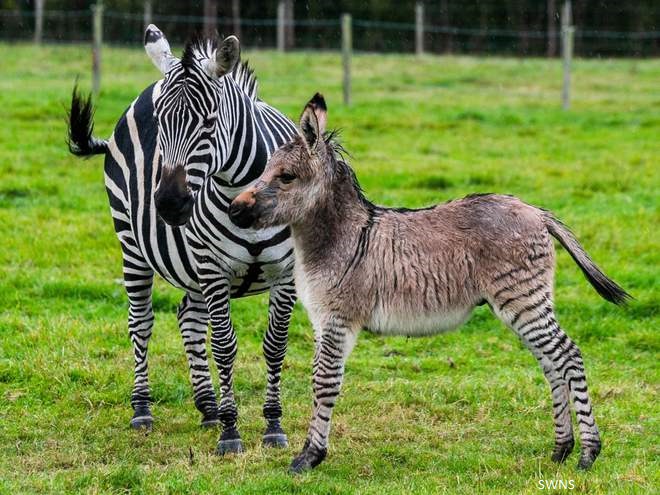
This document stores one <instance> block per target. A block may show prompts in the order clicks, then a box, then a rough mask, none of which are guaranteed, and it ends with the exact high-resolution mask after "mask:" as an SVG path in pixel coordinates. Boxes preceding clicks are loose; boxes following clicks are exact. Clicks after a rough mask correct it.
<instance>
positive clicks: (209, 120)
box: [202, 116, 217, 127]
mask: <svg viewBox="0 0 660 495" xmlns="http://www.w3.org/2000/svg"><path fill="white" fill-rule="evenodd" d="M216 120H217V118H216V117H215V116H211V117H206V118H205V119H204V122H202V125H203V126H204V127H213V124H215V121H216Z"/></svg>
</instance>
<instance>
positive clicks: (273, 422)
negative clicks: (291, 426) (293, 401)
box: [263, 280, 296, 447]
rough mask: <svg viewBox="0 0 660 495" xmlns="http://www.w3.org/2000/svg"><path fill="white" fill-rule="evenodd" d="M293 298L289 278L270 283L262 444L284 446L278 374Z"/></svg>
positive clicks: (282, 359) (286, 443) (293, 288)
mask: <svg viewBox="0 0 660 495" xmlns="http://www.w3.org/2000/svg"><path fill="white" fill-rule="evenodd" d="M295 302H296V289H295V287H294V284H293V280H288V281H286V282H284V283H281V284H277V285H274V286H273V287H272V288H271V290H270V301H269V310H268V331H267V332H266V335H265V336H264V343H263V350H264V357H265V358H266V366H267V367H268V384H267V386H266V401H265V403H264V409H263V413H264V418H265V419H266V431H265V432H264V437H263V444H264V446H269V447H286V446H287V445H288V441H287V438H286V434H285V433H284V430H282V426H281V425H280V418H281V417H282V404H281V400H280V375H281V372H282V362H283V361H284V355H285V354H286V344H287V338H288V333H289V320H290V319H291V311H292V310H293V305H294V304H295Z"/></svg>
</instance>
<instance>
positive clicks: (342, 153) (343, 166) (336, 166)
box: [323, 129, 377, 211]
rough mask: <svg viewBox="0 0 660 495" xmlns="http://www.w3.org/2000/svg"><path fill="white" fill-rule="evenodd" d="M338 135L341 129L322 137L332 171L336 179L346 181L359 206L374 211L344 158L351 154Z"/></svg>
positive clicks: (330, 131) (373, 206)
mask: <svg viewBox="0 0 660 495" xmlns="http://www.w3.org/2000/svg"><path fill="white" fill-rule="evenodd" d="M340 133H341V129H331V130H329V131H327V132H326V133H325V134H324V135H323V141H324V142H325V144H326V146H327V147H328V148H329V149H330V151H331V153H328V156H329V157H330V158H329V159H330V160H331V161H332V170H334V171H335V173H336V174H337V175H338V177H340V178H342V179H345V180H347V181H348V183H349V184H350V185H351V187H352V188H353V191H354V192H355V194H356V195H357V198H358V201H359V202H360V204H362V205H363V206H364V207H365V208H367V210H370V211H371V210H374V209H376V208H377V206H376V205H374V204H373V203H372V202H371V201H369V199H368V198H367V197H366V196H365V195H364V190H363V189H362V186H361V185H360V182H359V181H358V179H357V176H356V175H355V172H354V171H353V169H352V168H351V166H350V165H349V164H348V161H347V160H346V157H347V156H348V157H350V156H351V154H350V153H349V152H348V151H347V150H346V148H344V146H343V145H342V144H341V143H340V142H339V134H340Z"/></svg>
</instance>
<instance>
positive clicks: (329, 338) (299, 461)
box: [290, 318, 357, 473]
mask: <svg viewBox="0 0 660 495" xmlns="http://www.w3.org/2000/svg"><path fill="white" fill-rule="evenodd" d="M356 336H357V334H356V332H354V331H352V330H351V329H350V328H349V327H348V325H347V324H346V323H345V322H344V321H342V320H341V319H339V318H333V319H331V320H330V321H329V322H328V323H327V324H326V325H324V326H323V330H322V331H321V333H320V335H319V336H318V337H317V342H316V352H315V354H314V376H313V380H312V381H313V387H314V407H313V411H312V421H311V423H310V425H309V431H308V433H307V439H306V440H305V445H304V447H303V450H302V452H300V454H299V455H298V456H297V457H296V458H295V459H294V460H293V462H292V463H291V467H290V470H291V471H292V472H294V473H300V472H302V471H305V470H308V469H311V468H313V467H315V466H317V465H318V464H320V463H321V461H323V459H324V458H325V456H326V454H327V451H328V435H329V434H330V418H331V416H332V408H333V407H334V405H335V402H336V400H337V396H338V395H339V390H340V388H341V383H342V380H343V377H344V364H345V362H346V358H347V357H348V355H349V354H350V352H351V350H352V349H353V345H354V344H355V340H356Z"/></svg>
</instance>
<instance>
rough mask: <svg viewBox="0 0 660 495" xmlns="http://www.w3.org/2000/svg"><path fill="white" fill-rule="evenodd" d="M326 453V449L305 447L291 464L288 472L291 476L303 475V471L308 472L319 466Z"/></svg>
mask: <svg viewBox="0 0 660 495" xmlns="http://www.w3.org/2000/svg"><path fill="white" fill-rule="evenodd" d="M327 453H328V450H327V449H322V450H321V449H317V448H316V447H312V446H309V445H306V447H305V448H304V449H303V451H302V452H301V453H300V454H299V455H298V456H297V457H296V458H294V459H293V461H292V462H291V466H290V467H289V472H290V473H291V474H300V473H304V472H305V471H310V470H311V469H313V468H315V467H316V466H318V465H319V464H321V462H322V461H323V459H325V456H326V454H327Z"/></svg>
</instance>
